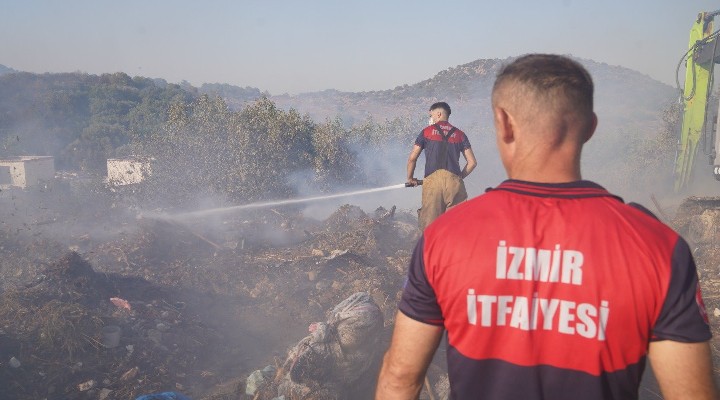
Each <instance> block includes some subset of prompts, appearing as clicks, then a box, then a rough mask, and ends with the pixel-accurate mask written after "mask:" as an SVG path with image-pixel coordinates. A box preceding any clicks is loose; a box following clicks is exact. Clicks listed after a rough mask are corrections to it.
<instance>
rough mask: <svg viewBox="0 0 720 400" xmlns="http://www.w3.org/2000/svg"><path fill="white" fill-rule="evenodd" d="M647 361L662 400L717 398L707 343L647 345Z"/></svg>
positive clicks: (669, 341)
mask: <svg viewBox="0 0 720 400" xmlns="http://www.w3.org/2000/svg"><path fill="white" fill-rule="evenodd" d="M648 359H649V360H650V366H651V367H652V370H653V373H654V374H655V377H656V378H657V381H658V383H659V384H660V390H661V391H662V394H663V396H664V398H665V400H679V399H695V400H706V399H707V400H710V399H712V400H716V399H717V398H718V393H717V388H716V387H715V383H714V382H713V367H712V355H711V352H710V345H709V344H708V342H702V343H682V342H674V341H671V340H661V341H656V342H651V343H650V349H649V352H648Z"/></svg>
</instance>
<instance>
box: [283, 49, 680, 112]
mask: <svg viewBox="0 0 720 400" xmlns="http://www.w3.org/2000/svg"><path fill="white" fill-rule="evenodd" d="M509 61H511V58H508V59H504V60H499V59H492V60H488V59H481V60H476V61H473V62H470V63H467V64H463V65H459V66H456V67H451V68H448V69H446V70H443V71H440V72H438V73H437V74H436V75H435V76H434V77H432V78H430V79H426V80H424V81H421V82H417V83H414V84H406V85H402V86H398V87H395V88H394V89H389V90H382V91H370V92H341V91H337V90H325V91H321V92H313V93H302V94H298V95H287V94H286V95H279V96H272V97H271V100H273V101H274V102H275V103H276V104H277V105H278V106H280V107H283V108H295V109H297V110H298V111H300V112H301V113H308V114H309V115H310V116H311V117H313V118H315V119H323V118H326V117H335V116H340V117H341V118H342V119H343V120H344V121H346V123H350V124H351V123H353V122H357V121H362V120H364V119H366V118H368V117H372V118H373V119H374V120H376V121H377V120H381V119H382V118H384V117H385V118H393V117H396V116H399V117H407V116H414V117H418V116H422V117H424V116H425V111H426V109H427V107H428V106H429V105H430V104H432V103H433V102H435V101H441V100H442V101H447V102H448V103H450V105H451V107H452V109H453V117H452V119H453V120H454V121H456V122H457V123H458V124H464V125H465V126H467V125H471V126H475V125H478V124H480V125H487V122H488V121H490V120H489V117H490V108H489V101H490V92H491V89H492V84H493V82H494V80H495V75H496V73H497V71H498V70H499V68H500V67H501V66H502V65H503V64H504V63H507V62H509ZM578 61H579V62H581V63H582V64H583V65H585V67H586V68H587V69H588V70H589V71H590V73H591V74H592V76H593V79H594V81H595V86H596V94H595V99H596V111H597V113H598V115H600V116H601V120H603V119H608V120H615V119H617V120H619V121H623V120H629V121H627V122H632V120H636V119H638V117H639V119H640V120H642V119H645V118H646V117H648V116H649V115H648V113H649V114H652V115H656V114H655V113H656V112H657V111H658V110H659V109H660V108H662V107H663V105H665V104H667V102H668V101H672V100H674V97H675V91H674V89H673V88H672V87H670V86H668V85H666V84H664V83H662V82H659V81H656V80H654V79H652V78H650V77H648V76H647V75H643V74H641V73H639V72H637V71H633V70H631V69H628V68H623V67H618V66H611V65H608V64H605V63H598V62H595V61H592V60H585V59H578ZM602 117H605V118H602Z"/></svg>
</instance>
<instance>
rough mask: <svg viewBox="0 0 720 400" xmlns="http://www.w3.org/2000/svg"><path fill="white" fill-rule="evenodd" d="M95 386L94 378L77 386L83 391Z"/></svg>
mask: <svg viewBox="0 0 720 400" xmlns="http://www.w3.org/2000/svg"><path fill="white" fill-rule="evenodd" d="M94 387H95V381H94V380H92V379H90V380H89V381H86V382H83V383H81V384H79V385H78V386H77V388H78V390H79V391H81V392H86V391H88V390H90V389H92V388H94Z"/></svg>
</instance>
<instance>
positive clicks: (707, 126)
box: [675, 10, 720, 193]
mask: <svg viewBox="0 0 720 400" xmlns="http://www.w3.org/2000/svg"><path fill="white" fill-rule="evenodd" d="M718 14H720V10H717V11H713V12H701V13H700V14H698V16H697V19H696V20H695V23H694V24H693V26H692V29H691V30H690V45H689V50H688V51H687V53H685V55H684V56H683V57H682V58H681V60H680V62H679V63H678V72H679V70H680V67H681V66H682V64H683V63H685V85H684V89H681V88H680V83H679V81H678V89H680V90H681V91H682V99H681V101H682V104H683V113H682V129H681V131H680V140H679V146H678V152H677V156H676V159H675V191H676V192H677V193H682V192H683V191H685V190H686V189H687V188H688V185H689V184H690V182H691V180H692V173H693V167H694V165H695V156H696V155H697V154H698V151H702V155H704V156H707V157H708V160H709V165H712V167H713V175H714V176H715V178H716V179H718V180H720V157H717V151H718V148H719V146H718V144H719V143H718V139H720V138H719V137H718V136H719V135H717V134H716V133H717V127H718V120H717V116H718V110H717V109H714V108H712V107H710V106H711V105H712V103H713V102H711V101H710V98H711V96H712V85H713V71H714V69H715V64H716V63H720V43H718V34H719V32H720V31H713V19H714V18H715V16H716V15H718ZM676 75H677V74H676Z"/></svg>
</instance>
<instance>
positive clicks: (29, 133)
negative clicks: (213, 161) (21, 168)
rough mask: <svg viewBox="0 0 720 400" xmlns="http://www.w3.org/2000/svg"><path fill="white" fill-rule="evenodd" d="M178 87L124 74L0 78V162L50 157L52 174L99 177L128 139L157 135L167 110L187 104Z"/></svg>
mask: <svg viewBox="0 0 720 400" xmlns="http://www.w3.org/2000/svg"><path fill="white" fill-rule="evenodd" d="M192 98H194V95H193V94H192V93H189V92H187V91H185V90H183V89H181V88H180V87H179V86H178V85H168V84H164V85H160V84H158V82H156V81H153V80H150V79H147V78H140V77H135V78H130V77H129V76H128V75H126V74H124V73H120V72H119V73H114V74H103V75H100V76H96V75H88V74H82V73H72V74H30V73H9V74H5V75H2V76H0V156H15V155H52V156H55V160H56V168H58V169H78V168H83V169H86V170H88V171H91V172H96V173H98V174H104V171H105V160H106V159H107V158H108V157H113V156H117V155H122V154H124V153H125V152H127V151H126V150H127V148H126V145H127V144H128V143H129V142H130V140H131V137H132V136H139V137H142V136H144V135H147V133H148V132H149V131H153V130H156V129H159V128H160V127H161V126H162V124H163V123H164V122H165V119H166V111H167V109H168V107H169V105H170V104H172V103H173V102H177V101H185V102H188V101H191V100H192Z"/></svg>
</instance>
